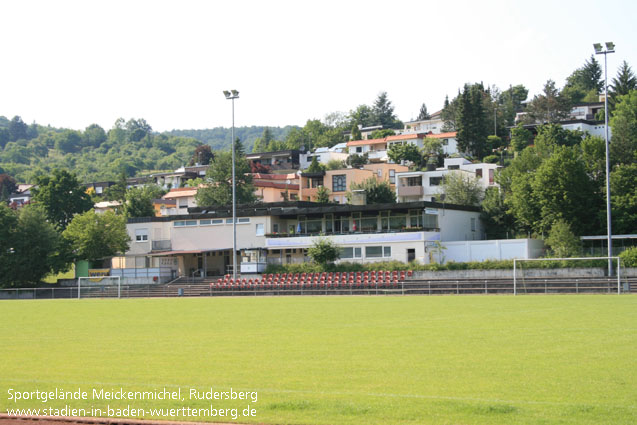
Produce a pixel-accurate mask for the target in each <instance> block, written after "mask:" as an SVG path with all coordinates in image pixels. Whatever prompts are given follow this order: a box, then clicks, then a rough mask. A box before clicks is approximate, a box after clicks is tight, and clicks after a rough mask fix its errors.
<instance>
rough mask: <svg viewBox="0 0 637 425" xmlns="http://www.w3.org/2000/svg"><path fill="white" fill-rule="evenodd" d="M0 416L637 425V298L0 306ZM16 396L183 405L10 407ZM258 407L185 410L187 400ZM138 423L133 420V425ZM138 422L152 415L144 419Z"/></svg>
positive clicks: (126, 301) (362, 298) (207, 405)
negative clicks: (115, 413) (144, 395)
mask: <svg viewBox="0 0 637 425" xmlns="http://www.w3.org/2000/svg"><path fill="white" fill-rule="evenodd" d="M0 318H1V319H2V334H3V336H2V343H0V391H1V392H0V410H1V411H2V412H6V411H7V408H16V407H17V408H22V407H33V408H41V407H45V405H48V406H53V407H57V408H62V407H64V406H71V407H82V406H84V407H87V408H88V407H92V408H100V409H105V408H106V407H107V406H109V407H118V408H124V407H126V406H132V407H136V408H146V409H149V408H151V407H156V408H176V409H178V408H181V407H183V406H189V407H192V408H202V409H203V408H210V409H211V411H212V407H215V408H228V409H230V408H237V409H238V411H239V413H241V409H243V408H245V406H246V405H250V408H251V409H255V412H256V415H255V416H253V417H245V416H239V417H237V419H236V420H233V419H232V417H229V416H228V415H226V416H220V415H218V416H216V417H211V416H205V417H187V418H184V417H159V416H155V418H156V419H164V420H191V421H193V420H205V421H219V422H239V423H266V424H504V423H506V424H634V423H637V297H635V296H630V295H622V296H617V295H580V296H570V295H560V296H520V297H512V296H461V297H458V296H444V297H420V296H409V297H400V296H396V297H366V296H360V297H338V296H334V297H278V298H277V297H254V298H250V297H240V298H239V297H237V298H179V299H123V300H53V301H3V302H0ZM9 388H12V389H13V390H14V391H15V390H17V391H21V392H24V391H36V390H38V391H55V389H56V388H57V389H61V390H64V391H76V390H78V388H79V389H81V390H82V391H85V390H86V391H91V390H92V389H95V388H97V389H104V390H105V391H113V392H115V391H119V390H120V389H123V390H124V391H130V392H135V391H138V392H143V391H147V392H153V391H156V390H157V391H159V390H162V389H164V388H165V389H167V390H169V391H173V390H178V389H181V391H182V393H183V394H184V396H185V398H184V400H183V401H182V400H132V401H131V400H126V401H124V400H104V399H100V400H95V399H93V400H90V399H89V400H70V401H69V400H61V399H55V400H48V401H47V402H46V403H43V402H42V401H41V400H30V401H20V402H18V403H14V402H13V401H9V400H8V394H9V393H8V389H9ZM211 388H212V390H213V391H228V390H229V389H230V388H232V389H233V391H246V392H257V393H258V400H257V402H253V401H252V400H205V399H204V400H196V399H195V400H191V399H189V395H190V391H191V390H195V392H196V393H197V392H199V394H203V393H205V392H207V391H209V390H210V389H211ZM133 416H138V415H133ZM144 416H146V417H148V416H149V415H148V414H145V415H144Z"/></svg>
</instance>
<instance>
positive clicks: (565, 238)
mask: <svg viewBox="0 0 637 425" xmlns="http://www.w3.org/2000/svg"><path fill="white" fill-rule="evenodd" d="M546 244H547V245H548V246H549V248H550V250H551V254H550V255H551V256H555V257H558V258H568V257H577V256H580V255H581V253H582V241H581V240H580V239H579V238H578V237H577V236H575V233H573V231H572V230H571V226H570V224H569V223H568V222H567V221H566V220H564V219H561V218H560V219H558V220H556V221H555V223H553V225H552V226H551V230H550V231H549V235H548V237H547V238H546Z"/></svg>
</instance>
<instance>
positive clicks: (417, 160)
mask: <svg viewBox="0 0 637 425" xmlns="http://www.w3.org/2000/svg"><path fill="white" fill-rule="evenodd" d="M387 156H388V157H389V159H391V160H392V161H393V162H394V163H396V164H400V163H401V162H403V161H409V162H411V163H413V164H415V165H416V166H420V164H421V163H422V162H423V156H422V152H421V151H420V149H418V146H416V145H412V144H411V143H404V144H401V143H395V144H393V145H391V146H390V147H389V149H387Z"/></svg>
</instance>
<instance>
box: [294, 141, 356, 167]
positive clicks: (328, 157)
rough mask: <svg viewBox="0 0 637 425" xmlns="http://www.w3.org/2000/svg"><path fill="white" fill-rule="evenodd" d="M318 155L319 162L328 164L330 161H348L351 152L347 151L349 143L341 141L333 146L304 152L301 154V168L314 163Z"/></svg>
mask: <svg viewBox="0 0 637 425" xmlns="http://www.w3.org/2000/svg"><path fill="white" fill-rule="evenodd" d="M314 157H316V160H317V161H318V162H319V164H323V165H326V164H327V163H328V162H330V161H334V160H337V161H346V160H347V157H349V154H348V153H347V143H339V144H337V145H334V146H332V147H331V148H327V147H322V148H316V149H315V150H314V152H312V153H309V152H308V153H302V154H300V155H299V168H300V169H301V170H305V169H306V168H308V167H309V166H310V164H311V163H312V159H313V158H314Z"/></svg>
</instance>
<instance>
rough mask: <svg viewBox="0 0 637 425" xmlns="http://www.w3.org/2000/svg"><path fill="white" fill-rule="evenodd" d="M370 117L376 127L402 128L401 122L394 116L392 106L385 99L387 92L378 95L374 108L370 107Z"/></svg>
mask: <svg viewBox="0 0 637 425" xmlns="http://www.w3.org/2000/svg"><path fill="white" fill-rule="evenodd" d="M372 116H373V117H374V121H375V123H376V124H377V125H382V126H383V127H385V128H402V122H400V121H399V120H398V118H396V114H394V106H393V105H392V103H391V101H390V100H389V98H388V97H387V92H381V93H379V94H378V97H377V98H376V101H374V106H372Z"/></svg>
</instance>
